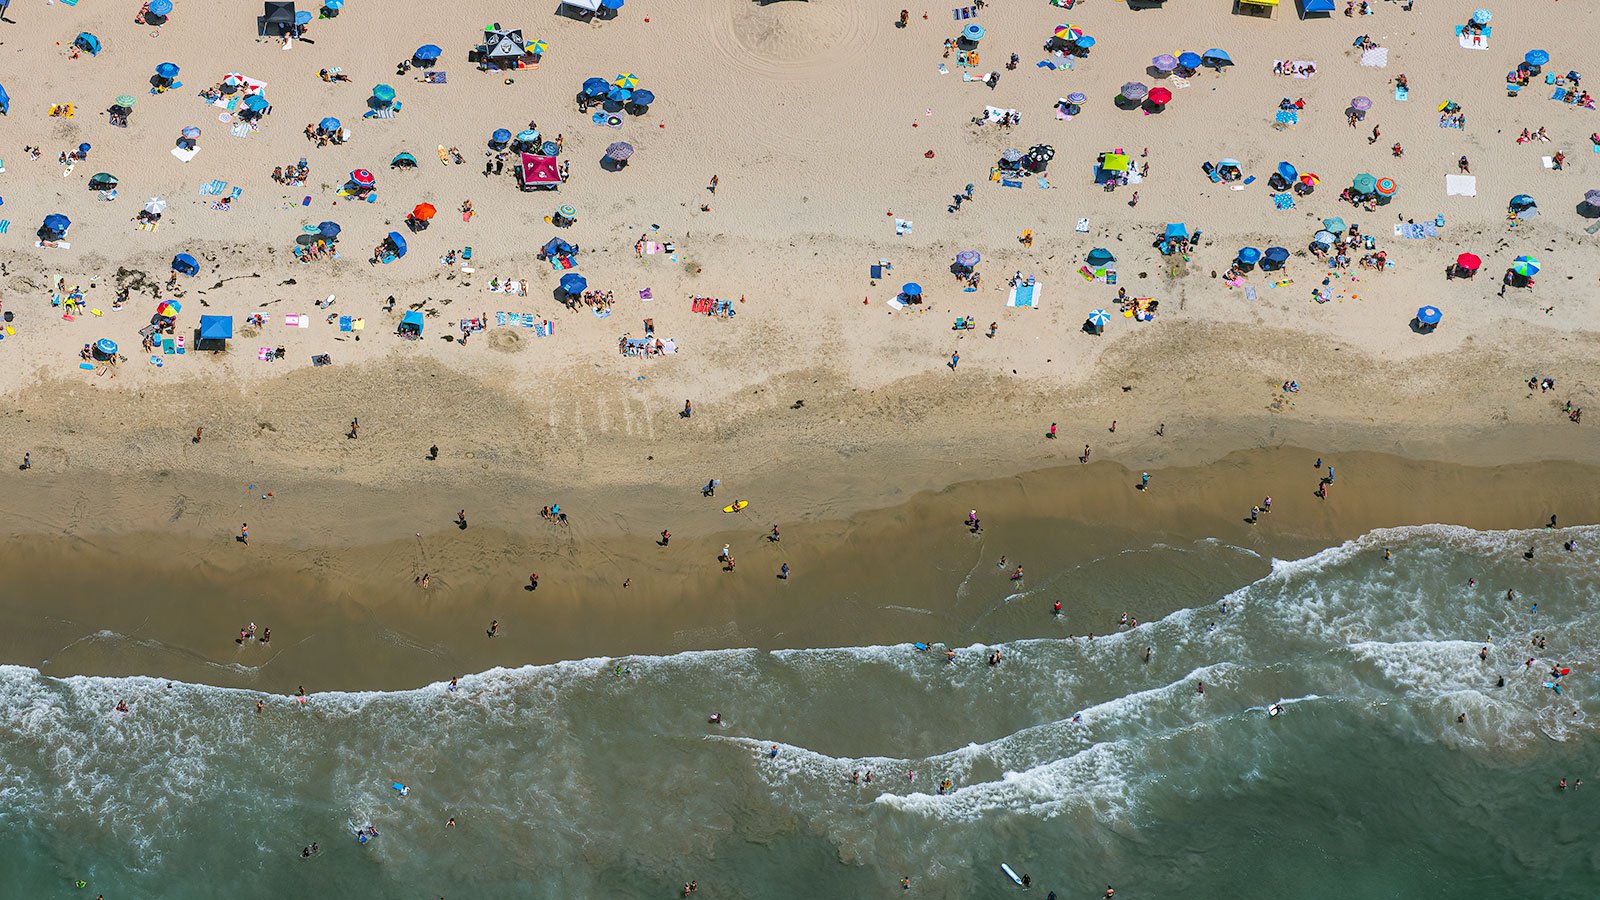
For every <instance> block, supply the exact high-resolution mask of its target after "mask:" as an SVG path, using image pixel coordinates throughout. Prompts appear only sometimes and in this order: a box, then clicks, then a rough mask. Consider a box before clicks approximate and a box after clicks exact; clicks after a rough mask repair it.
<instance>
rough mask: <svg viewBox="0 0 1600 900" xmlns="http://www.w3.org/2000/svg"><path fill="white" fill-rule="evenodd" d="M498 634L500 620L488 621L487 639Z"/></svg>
mask: <svg viewBox="0 0 1600 900" xmlns="http://www.w3.org/2000/svg"><path fill="white" fill-rule="evenodd" d="M499 633H500V620H499V619H490V620H489V637H495V636H496V635H498V634H499Z"/></svg>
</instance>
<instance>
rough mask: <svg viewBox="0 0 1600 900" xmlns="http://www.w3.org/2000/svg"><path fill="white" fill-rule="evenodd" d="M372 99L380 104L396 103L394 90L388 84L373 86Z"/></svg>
mask: <svg viewBox="0 0 1600 900" xmlns="http://www.w3.org/2000/svg"><path fill="white" fill-rule="evenodd" d="M372 97H373V99H375V100H377V101H378V102H380V103H392V102H394V88H392V87H390V86H389V85H387V84H375V85H373V86H372Z"/></svg>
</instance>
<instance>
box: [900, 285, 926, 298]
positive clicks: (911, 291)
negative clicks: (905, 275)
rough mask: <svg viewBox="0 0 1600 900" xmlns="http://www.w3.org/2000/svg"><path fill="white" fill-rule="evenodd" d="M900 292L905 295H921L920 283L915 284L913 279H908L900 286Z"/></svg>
mask: <svg viewBox="0 0 1600 900" xmlns="http://www.w3.org/2000/svg"><path fill="white" fill-rule="evenodd" d="M900 293H902V294H905V295H906V296H907V297H921V296H922V285H920V284H917V283H916V282H915V281H908V282H906V283H905V284H904V285H902V286H901V287H900Z"/></svg>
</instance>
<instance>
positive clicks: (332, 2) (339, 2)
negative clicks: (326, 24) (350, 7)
mask: <svg viewBox="0 0 1600 900" xmlns="http://www.w3.org/2000/svg"><path fill="white" fill-rule="evenodd" d="M322 5H323V6H326V7H327V8H329V9H331V10H333V11H334V12H338V11H339V10H341V9H344V0H323V4H322Z"/></svg>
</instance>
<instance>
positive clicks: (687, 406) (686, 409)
mask: <svg viewBox="0 0 1600 900" xmlns="http://www.w3.org/2000/svg"><path fill="white" fill-rule="evenodd" d="M679 415H681V416H683V417H684V418H685V419H690V418H693V417H694V404H693V403H690V402H689V401H687V400H685V401H683V412H682V413H679Z"/></svg>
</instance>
